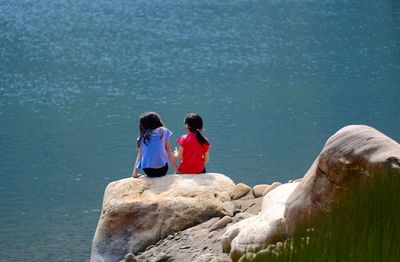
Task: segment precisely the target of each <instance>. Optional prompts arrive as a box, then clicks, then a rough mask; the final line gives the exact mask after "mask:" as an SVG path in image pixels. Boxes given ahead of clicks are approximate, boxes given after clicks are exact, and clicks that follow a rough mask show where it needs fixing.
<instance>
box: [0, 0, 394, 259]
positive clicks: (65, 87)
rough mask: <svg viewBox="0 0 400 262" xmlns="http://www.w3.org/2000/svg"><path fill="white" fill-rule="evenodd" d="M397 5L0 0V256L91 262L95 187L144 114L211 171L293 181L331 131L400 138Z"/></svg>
mask: <svg viewBox="0 0 400 262" xmlns="http://www.w3.org/2000/svg"><path fill="white" fill-rule="evenodd" d="M399 88H400V1H399V0H396V1H372V0H368V1H345V0H342V1H334V0H331V1H328V0H325V1H324V0H320V1H313V0H308V1H307V0H303V1H302V0H286V1H283V0H282V1H279V0H275V1H274V0H270V1H268V0H262V1H261V0H260V1H256V0H254V1H250V0H249V1H245V0H233V1H209V0H205V1H169V0H163V1H128V0H115V1H106V0H97V1H88V0H86V1H85V0H52V1H45V0H24V1H23V0H20V1H11V0H0V224H1V227H0V261H1V262H3V261H86V260H88V258H89V254H90V248H91V240H92V237H93V234H94V230H95V228H96V225H97V220H98V217H99V214H100V209H101V202H102V197H103V191H104V188H105V187H106V185H107V184H108V183H109V182H110V181H113V180H117V179H121V178H125V177H129V176H130V174H131V169H132V164H133V161H134V158H135V154H136V149H135V139H136V137H137V135H138V127H137V119H138V116H139V114H140V113H141V112H144V111H149V110H152V111H157V112H159V113H160V115H161V116H162V118H163V119H164V122H165V123H166V125H167V126H168V128H169V129H171V130H172V131H173V132H174V136H173V137H172V142H173V144H175V143H174V140H175V139H176V138H177V137H178V136H179V135H181V134H183V132H184V129H183V116H184V115H185V114H186V113H188V112H198V113H200V114H201V115H202V116H203V118H204V121H205V126H206V130H205V134H206V136H207V137H208V138H209V140H210V141H211V143H212V149H211V153H210V159H211V160H210V163H209V165H208V166H207V169H208V170H209V171H213V172H220V173H224V174H226V175H228V176H230V177H231V178H232V179H233V180H234V181H235V182H245V183H247V184H249V185H255V184H257V183H272V182H274V181H280V182H285V181H287V180H289V179H293V178H298V177H302V176H303V175H304V173H305V172H306V171H307V170H308V168H309V166H310V165H311V163H312V161H313V160H314V159H315V157H316V156H317V155H318V153H319V151H320V150H321V149H322V147H323V145H324V143H325V141H326V139H327V138H328V137H329V136H330V135H332V134H333V133H334V132H336V131H337V130H338V129H339V128H341V127H342V126H344V125H348V124H360V123H361V124H368V125H371V126H373V127H375V128H377V129H379V130H381V131H382V132H384V133H385V134H387V135H389V136H391V137H392V138H394V139H395V140H397V141H400V117H399V109H400V105H399V101H400V89H399Z"/></svg>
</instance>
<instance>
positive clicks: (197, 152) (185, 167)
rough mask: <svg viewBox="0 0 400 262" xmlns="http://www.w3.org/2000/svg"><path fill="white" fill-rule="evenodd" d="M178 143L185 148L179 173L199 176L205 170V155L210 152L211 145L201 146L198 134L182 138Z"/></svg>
mask: <svg viewBox="0 0 400 262" xmlns="http://www.w3.org/2000/svg"><path fill="white" fill-rule="evenodd" d="M176 142H177V143H178V144H179V145H180V146H181V147H182V148H183V154H182V160H181V164H180V166H179V171H180V172H181V173H183V174H199V173H201V171H203V169H204V167H205V166H204V154H205V153H206V152H207V151H208V150H209V148H210V144H203V145H202V144H200V143H199V141H197V138H196V133H192V132H190V133H188V134H186V135H183V136H181V137H180V138H178V140H176Z"/></svg>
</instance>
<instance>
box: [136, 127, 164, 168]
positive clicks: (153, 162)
mask: <svg viewBox="0 0 400 262" xmlns="http://www.w3.org/2000/svg"><path fill="white" fill-rule="evenodd" d="M171 135H172V132H171V131H169V130H168V129H167V128H165V127H160V128H157V129H156V130H154V131H153V132H152V133H151V135H150V140H147V141H146V143H147V144H145V143H144V142H143V139H142V141H140V148H141V149H142V158H141V159H140V161H139V163H138V166H137V168H140V169H143V168H160V167H163V166H165V164H167V163H168V153H167V149H166V148H165V143H166V142H167V140H168V139H169V137H170V136H171Z"/></svg>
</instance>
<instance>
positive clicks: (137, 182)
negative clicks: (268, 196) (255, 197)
mask: <svg viewBox="0 0 400 262" xmlns="http://www.w3.org/2000/svg"><path fill="white" fill-rule="evenodd" d="M234 186H235V184H234V183H233V182H232V180H231V179H229V178H228V177H226V176H224V175H221V174H213V173H207V174H202V175H171V176H165V177H161V178H148V177H143V178H138V179H134V178H127V179H122V180H119V181H116V182H112V183H110V184H109V185H108V186H107V188H106V190H105V194H104V200H103V208H102V213H101V217H100V220H99V223H98V226H97V230H96V233H95V236H94V240H93V246H92V254H91V261H92V262H100V261H104V262H109V261H119V260H121V259H123V258H124V256H125V255H126V254H127V253H133V254H136V253H138V252H139V251H144V249H146V247H148V246H150V245H152V244H155V243H156V242H157V241H159V240H160V239H162V238H165V237H167V236H168V235H170V234H173V233H175V232H179V231H181V230H184V229H186V228H188V227H191V226H194V225H197V224H200V223H202V222H204V221H206V220H208V219H210V218H212V217H223V216H224V215H225V214H226V213H229V212H232V211H229V210H228V211H226V210H224V206H227V205H226V203H227V202H228V203H229V202H230V201H231V198H230V193H231V192H232V190H233V188H234ZM224 204H225V205H224Z"/></svg>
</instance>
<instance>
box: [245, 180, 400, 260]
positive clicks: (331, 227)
mask: <svg viewBox="0 0 400 262" xmlns="http://www.w3.org/2000/svg"><path fill="white" fill-rule="evenodd" d="M355 188H357V190H353V191H352V192H347V193H346V194H345V195H344V197H343V199H344V200H345V201H340V203H339V204H337V205H334V206H333V207H332V209H331V212H330V213H329V215H327V216H326V215H323V216H321V217H319V218H317V219H316V220H315V223H314V224H313V225H314V226H313V229H312V230H299V233H298V234H296V235H295V236H294V237H292V238H291V239H290V241H286V243H285V245H284V246H283V248H281V249H280V250H279V252H271V253H267V254H262V255H257V256H256V258H254V259H248V260H247V261H254V262H258V261H329V262H331V261H332V262H333V261H338V262H339V261H400V225H399V223H400V190H399V189H400V176H399V175H393V174H380V175H376V176H375V177H374V178H373V179H369V181H364V182H363V183H361V184H359V185H356V186H355ZM306 239H307V240H306ZM306 243H307V244H306Z"/></svg>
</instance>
